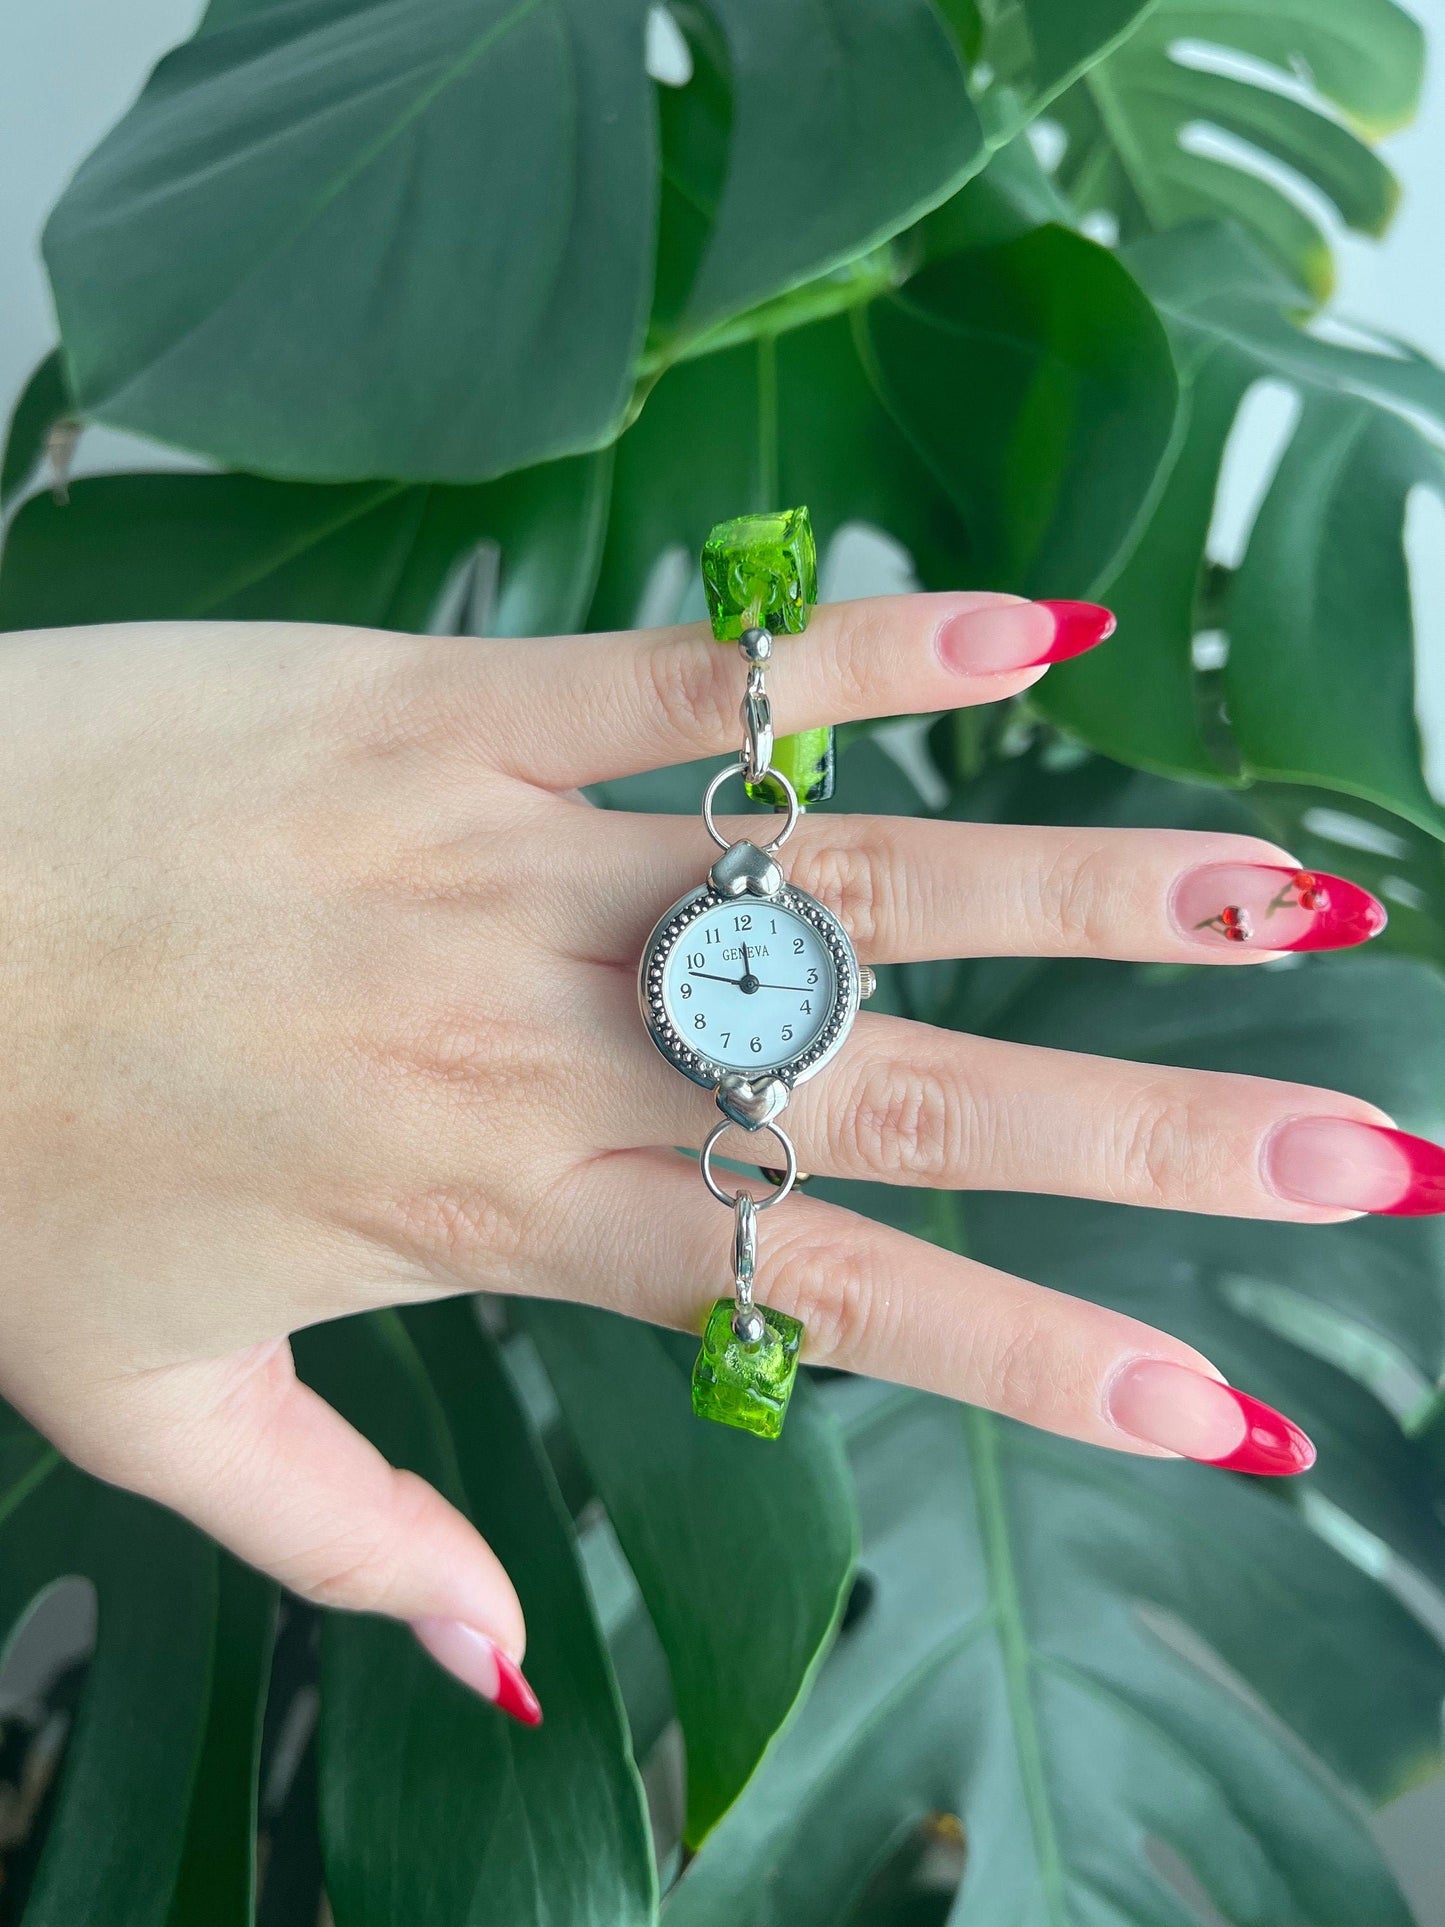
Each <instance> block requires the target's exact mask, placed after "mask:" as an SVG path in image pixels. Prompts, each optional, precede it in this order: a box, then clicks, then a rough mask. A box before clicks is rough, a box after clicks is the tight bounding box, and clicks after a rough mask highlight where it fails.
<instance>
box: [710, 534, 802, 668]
mask: <svg viewBox="0 0 1445 1927" xmlns="http://www.w3.org/2000/svg"><path fill="white" fill-rule="evenodd" d="M702 580H703V586H704V588H705V589H706V590H707V606H708V613H709V614H710V615H711V617H712V632H713V634H714V635H715V636H716V637H717V639H718V641H719V642H736V641H737V639H738V637H739V636H740V635H741V634H742V633H743V631H744V629H770V630H771V631H772V632H773V634H774V635H775V636H776V635H783V634H788V635H796V634H797V632H798V631H799V630H800V629H802V628H804V627H806V625H807V621H808V617H809V616H810V615H811V614H812V612H813V604H814V603H815V602H816V601H817V600H818V551H817V548H816V546H815V544H814V542H813V524H812V522H811V521H810V520H809V517H808V511H807V510H806V509H805V508H798V509H780V510H779V511H778V513H777V514H775V515H739V516H737V517H735V518H734V520H733V521H731V522H719V523H718V524H717V526H716V527H715V528H714V529H713V531H712V533H711V534H710V535H709V536H708V538H707V540H706V542H704V543H703V545H702Z"/></svg>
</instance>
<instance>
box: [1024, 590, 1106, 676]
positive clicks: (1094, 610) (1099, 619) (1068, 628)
mask: <svg viewBox="0 0 1445 1927" xmlns="http://www.w3.org/2000/svg"><path fill="white" fill-rule="evenodd" d="M1039 607H1040V608H1041V609H1047V610H1048V612H1049V614H1050V615H1051V616H1052V617H1053V619H1054V635H1053V640H1052V641H1051V642H1050V644H1049V646H1048V648H1047V650H1046V651H1045V652H1044V654H1043V655H1042V656H1040V657H1039V661H1040V662H1067V661H1068V659H1069V657H1070V656H1082V655H1083V653H1084V651H1085V650H1086V649H1093V648H1094V647H1096V646H1097V644H1099V643H1101V642H1103V641H1104V640H1105V638H1106V637H1108V636H1112V635H1113V633H1114V630H1115V629H1116V627H1117V626H1118V624H1117V622H1116V620H1115V616H1114V611H1113V610H1112V609H1105V608H1102V607H1101V606H1100V605H1099V604H1098V603H1097V602H1048V601H1041V602H1040V603H1039Z"/></svg>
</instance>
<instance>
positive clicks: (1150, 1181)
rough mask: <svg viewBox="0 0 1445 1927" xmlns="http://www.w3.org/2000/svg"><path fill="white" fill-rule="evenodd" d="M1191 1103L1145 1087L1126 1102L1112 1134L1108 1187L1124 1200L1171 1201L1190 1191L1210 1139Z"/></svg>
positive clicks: (1201, 1177) (1198, 1180)
mask: <svg viewBox="0 0 1445 1927" xmlns="http://www.w3.org/2000/svg"><path fill="white" fill-rule="evenodd" d="M1210 1135H1211V1134H1210V1133H1209V1132H1208V1130H1207V1127H1206V1125H1205V1122H1204V1120H1202V1119H1201V1118H1200V1117H1199V1115H1198V1111H1197V1107H1196V1105H1195V1104H1194V1103H1193V1102H1191V1100H1190V1099H1188V1098H1187V1097H1181V1096H1180V1095H1179V1094H1178V1093H1177V1092H1174V1091H1167V1090H1158V1089H1150V1090H1146V1091H1144V1092H1142V1093H1141V1094H1140V1095H1139V1096H1137V1097H1136V1098H1134V1099H1133V1101H1132V1102H1131V1103H1130V1104H1128V1105H1127V1106H1126V1107H1125V1109H1124V1111H1123V1113H1122V1115H1121V1117H1120V1121H1119V1125H1118V1129H1117V1131H1116V1133H1115V1140H1114V1141H1115V1144H1116V1146H1117V1158H1118V1170H1117V1172H1116V1174H1115V1176H1114V1182H1113V1187H1112V1188H1113V1190H1114V1191H1115V1193H1116V1194H1117V1196H1118V1197H1119V1198H1120V1199H1121V1200H1122V1201H1124V1202H1130V1203H1135V1204H1146V1205H1163V1206H1168V1205H1177V1204H1178V1203H1179V1202H1180V1201H1181V1199H1184V1198H1188V1197H1190V1196H1192V1195H1195V1194H1196V1193H1197V1191H1198V1189H1199V1187H1200V1185H1201V1183H1202V1182H1204V1181H1205V1180H1206V1177H1207V1173H1206V1171H1205V1170H1204V1168H1203V1165H1204V1162H1205V1158H1204V1152H1205V1147H1206V1146H1207V1145H1208V1143H1209V1140H1210Z"/></svg>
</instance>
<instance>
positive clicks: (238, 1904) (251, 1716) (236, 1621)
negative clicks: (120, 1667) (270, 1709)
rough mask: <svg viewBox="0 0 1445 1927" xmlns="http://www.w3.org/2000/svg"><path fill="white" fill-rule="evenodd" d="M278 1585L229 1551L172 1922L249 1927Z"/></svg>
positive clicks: (186, 1926) (173, 1926) (223, 1559)
mask: <svg viewBox="0 0 1445 1927" xmlns="http://www.w3.org/2000/svg"><path fill="white" fill-rule="evenodd" d="M275 1632H276V1587H275V1585H274V1584H273V1583H272V1582H271V1581H270V1580H268V1579H263V1578H262V1577H261V1575H260V1574H259V1573H258V1572H253V1571H252V1570H251V1568H250V1567H249V1566H243V1565H241V1564H240V1563H239V1562H238V1561H236V1560H235V1559H232V1558H230V1557H229V1556H228V1555H226V1554H222V1555H221V1556H220V1559H219V1569H218V1572H217V1594H216V1636H215V1654H214V1658H213V1660H212V1663H211V1691H210V1705H209V1708H208V1711H207V1716H206V1733H205V1738H204V1740H203V1741H202V1743H201V1755H200V1759H199V1761H198V1762H197V1765H196V1779H195V1787H194V1790H193V1792H192V1795H191V1812H190V1820H189V1823H188V1825H187V1827H186V1839H185V1845H184V1847H183V1848H182V1851H181V1864H180V1871H179V1872H178V1874H177V1876H176V1887H175V1893H174V1895H173V1896H172V1899H171V1910H170V1914H169V1916H168V1918H167V1922H166V1927H251V1922H252V1920H253V1919H254V1917H255V1904H256V1799H257V1773H258V1770H259V1766H260V1751H261V1721H262V1715H263V1714H264V1712H265V1709H266V1689H267V1683H268V1680H269V1676H270V1670H271V1648H272V1643H273V1640H274V1638H275Z"/></svg>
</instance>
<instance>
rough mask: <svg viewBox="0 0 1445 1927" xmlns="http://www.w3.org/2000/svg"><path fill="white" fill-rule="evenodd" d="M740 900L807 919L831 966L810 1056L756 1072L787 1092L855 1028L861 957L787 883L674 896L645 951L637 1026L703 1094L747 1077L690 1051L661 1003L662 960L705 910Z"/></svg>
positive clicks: (823, 912)
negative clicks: (763, 890)
mask: <svg viewBox="0 0 1445 1927" xmlns="http://www.w3.org/2000/svg"><path fill="white" fill-rule="evenodd" d="M739 901H746V902H751V903H754V904H758V905H761V904H764V903H781V904H782V905H783V906H784V908H786V909H788V910H791V911H792V912H793V914H794V915H795V916H799V917H802V918H804V919H805V920H806V921H807V922H808V923H811V924H812V925H813V926H814V928H815V929H816V930H817V931H818V933H819V935H820V936H821V937H822V938H823V941H824V942H825V943H826V944H827V946H828V952H829V954H830V956H831V957H832V959H833V975H834V995H833V1008H832V1010H831V1011H829V1013H828V1017H827V1020H826V1022H825V1023H824V1024H823V1027H822V1029H821V1030H820V1031H819V1032H818V1034H817V1036H816V1037H815V1038H814V1039H813V1041H812V1043H811V1044H809V1045H808V1047H807V1049H806V1050H803V1051H800V1052H799V1053H798V1055H797V1056H796V1057H794V1058H790V1059H788V1060H787V1061H786V1062H784V1063H781V1064H767V1063H763V1062H759V1064H758V1065H757V1067H756V1075H757V1076H759V1077H776V1078H779V1079H781V1081H782V1082H783V1083H784V1084H786V1085H787V1086H788V1088H789V1090H791V1089H792V1088H793V1087H794V1086H795V1085H797V1084H803V1083H806V1082H807V1080H808V1079H809V1078H810V1077H814V1076H816V1075H817V1073H818V1072H819V1071H820V1070H822V1068H823V1066H824V1065H825V1064H826V1063H828V1062H829V1061H830V1060H831V1059H832V1058H833V1057H835V1056H836V1055H837V1053H838V1051H839V1050H840V1049H841V1048H842V1046H843V1043H844V1042H845V1040H846V1038H847V1036H848V1032H849V1031H850V1030H851V1029H852V1028H853V1019H854V1018H855V1017H856V1016H857V1015H858V1001H859V988H860V979H859V969H858V957H857V953H856V952H855V950H854V948H853V943H852V939H851V938H850V937H849V935H848V932H847V931H846V930H845V929H844V928H843V926H842V924H841V923H840V922H839V921H838V919H837V917H835V916H834V914H833V912H832V911H831V910H830V909H829V908H828V907H827V905H826V904H823V903H819V901H818V899H817V898H816V897H810V896H809V895H808V893H807V891H806V890H798V889H795V888H794V887H793V886H792V884H789V883H785V884H784V885H783V886H782V888H781V889H780V890H777V891H775V892H774V893H773V894H772V895H771V896H750V897H747V898H744V899H739V898H738V897H737V896H733V895H727V894H725V893H724V892H723V891H721V890H718V889H715V888H714V886H713V885H712V884H711V883H702V884H699V885H698V886H697V888H696V889H693V890H689V891H688V892H687V894H686V895H685V896H681V897H679V898H678V900H677V902H676V903H674V904H673V905H672V907H671V909H669V910H666V911H664V912H663V914H662V915H661V916H660V917H659V918H658V920H657V923H656V924H655V925H654V927H653V931H652V935H651V936H650V937H649V938H648V939H647V943H646V945H645V946H644V948H643V952H642V962H641V964H640V966H639V968H638V973H637V998H638V1002H639V1004H640V1005H641V1007H642V1019H643V1022H644V1023H645V1024H646V1026H647V1034H648V1036H649V1037H650V1038H651V1039H652V1041H653V1043H654V1044H655V1045H656V1046H657V1048H658V1050H659V1051H661V1053H662V1055H663V1056H664V1057H665V1058H666V1059H667V1061H668V1063H669V1064H671V1065H672V1066H673V1068H674V1069H675V1070H679V1071H681V1072H682V1074H683V1076H684V1077H688V1078H691V1080H692V1081H693V1083H694V1084H700V1085H701V1086H702V1087H703V1089H704V1090H709V1091H715V1090H716V1089H717V1087H718V1085H719V1084H720V1083H721V1082H722V1080H723V1078H725V1077H739V1076H742V1077H746V1076H748V1075H749V1073H748V1072H747V1071H743V1070H740V1069H739V1068H738V1067H737V1066H736V1065H729V1064H717V1063H714V1062H713V1060H712V1059H711V1058H710V1057H707V1056H706V1055H704V1053H703V1052H701V1051H699V1050H695V1049H694V1048H693V1046H692V1045H691V1044H690V1043H689V1042H688V1041H687V1039H686V1038H685V1037H684V1036H683V1035H682V1033H681V1032H680V1031H679V1030H677V1028H676V1027H675V1026H674V1024H673V1022H672V1019H671V1018H670V1017H669V1016H668V1014H667V1006H666V1004H665V1003H664V1001H663V996H662V980H663V973H664V972H665V970H666V968H667V960H668V958H669V957H670V956H671V955H672V953H673V951H674V950H675V949H676V948H677V945H678V943H679V942H680V941H681V940H682V937H683V935H684V934H685V932H686V931H687V929H688V927H689V926H690V925H691V924H693V923H695V922H696V921H697V919H698V918H699V917H702V916H706V915H707V913H708V912H709V911H710V910H715V909H717V908H718V907H719V906H725V905H727V904H732V905H733V906H734V907H736V905H737V904H738V903H739Z"/></svg>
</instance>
